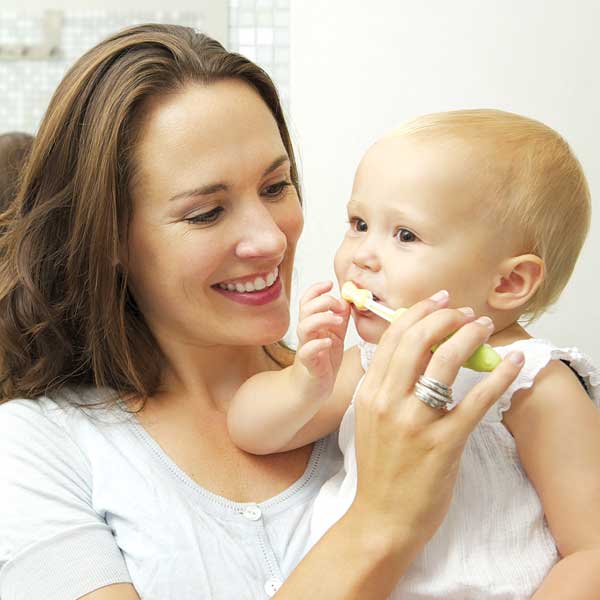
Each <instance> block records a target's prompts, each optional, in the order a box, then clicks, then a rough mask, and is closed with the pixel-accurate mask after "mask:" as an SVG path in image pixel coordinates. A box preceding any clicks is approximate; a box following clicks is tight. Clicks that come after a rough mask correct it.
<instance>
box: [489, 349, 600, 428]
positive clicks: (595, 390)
mask: <svg viewBox="0 0 600 600" xmlns="http://www.w3.org/2000/svg"><path fill="white" fill-rule="evenodd" d="M494 349H495V350H496V351H497V352H498V354H500V355H501V356H502V357H504V356H506V355H507V354H508V353H509V352H511V351H513V350H520V351H521V352H523V354H524V355H525V364H524V365H523V368H522V369H521V372H520V373H519V375H518V377H517V379H515V381H513V383H512V384H511V385H510V387H509V388H508V390H507V391H506V392H505V393H504V394H503V395H502V396H501V397H500V399H499V400H498V402H496V404H495V405H494V406H493V407H492V408H491V409H490V411H489V412H488V414H487V416H486V421H490V420H492V421H501V420H502V413H503V412H505V411H507V410H508V409H509V408H510V406H511V400H512V397H513V395H514V394H515V393H516V392H518V391H519V390H523V389H529V388H531V386H532V385H533V382H534V381H535V378H536V377H537V375H538V374H539V372H540V371H541V370H542V369H543V368H544V367H545V366H546V365H547V364H548V363H549V362H550V361H551V360H564V361H567V362H568V363H569V365H570V367H571V368H572V369H573V370H574V371H575V372H576V373H577V374H578V375H579V377H580V378H581V380H582V382H583V384H584V386H585V388H586V391H587V393H588V394H589V396H590V398H591V399H592V400H593V402H594V404H595V405H596V406H598V407H600V371H599V370H598V369H597V368H596V367H595V366H594V365H593V363H592V361H591V359H590V358H589V357H588V356H586V355H585V354H583V353H582V352H581V351H580V350H579V349H577V348H575V347H567V348H558V347H557V346H554V345H553V344H551V343H550V342H548V341H546V340H542V339H529V340H519V341H518V342H514V343H513V344H509V345H508V346H500V347H496V348H494Z"/></svg>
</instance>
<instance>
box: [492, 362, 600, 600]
mask: <svg viewBox="0 0 600 600" xmlns="http://www.w3.org/2000/svg"><path fill="white" fill-rule="evenodd" d="M504 422H505V424H506V426H507V427H508V429H509V430H510V431H511V433H512V434H513V436H514V437H515V441H516V444H517V448H518V451H519V456H520V458H521V462H522V463H523V466H524V467H525V470H526V472H527V475H528V476H529V478H530V480H531V481H532V483H533V485H534V486H535V488H536V490H537V492H538V494H539V496H540V499H541V501H542V505H543V507H544V512H545V514H546V518H547V520H548V524H549V526H550V529H551V531H552V534H553V536H554V539H555V540H556V544H557V547H558V551H559V553H560V556H561V559H560V560H559V562H558V563H556V565H555V566H554V567H553V568H552V569H551V570H550V572H549V574H548V575H547V576H546V578H545V579H544V581H543V583H542V585H541V587H540V588H539V589H538V591H537V592H536V593H535V594H534V595H533V597H532V598H533V599H534V600H569V599H573V600H575V599H576V600H588V599H589V600H596V599H597V598H598V590H600V411H599V410H598V409H597V408H596V407H595V406H594V404H593V402H592V401H591V399H590V398H589V397H588V395H587V394H586V393H585V391H584V390H583V387H582V386H581V384H580V383H579V382H578V381H577V379H576V378H575V377H574V375H573V373H572V372H571V371H570V369H569V368H568V367H567V366H566V365H564V364H562V363H560V362H556V361H554V362H552V363H550V364H549V365H548V366H547V367H546V368H545V369H544V370H543V371H542V372H541V373H540V375H539V376H538V378H537V379H536V381H535V384H534V386H533V387H532V388H531V389H529V390H522V391H520V392H518V393H517V394H515V396H514V398H513V402H512V406H511V409H510V410H509V411H507V412H506V413H505V417H504Z"/></svg>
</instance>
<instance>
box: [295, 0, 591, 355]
mask: <svg viewBox="0 0 600 600" xmlns="http://www.w3.org/2000/svg"><path fill="white" fill-rule="evenodd" d="M599 23H600V3H598V2H596V1H595V0H579V1H578V2H566V1H565V0H527V2H523V1H522V0H493V1H492V0H487V1H485V2H481V1H480V0H453V1H452V2H447V1H446V0H428V1H422V2H409V1H405V0H401V1H385V0H372V1H370V2H359V1H358V0H328V2H315V1H313V2H307V1H306V0H291V18H290V26H291V30H290V35H291V38H290V46H291V63H290V69H291V79H290V110H291V117H292V126H293V130H294V134H295V137H296V140H297V144H298V146H299V150H300V154H301V163H302V171H303V181H304V189H305V201H306V207H307V209H306V215H307V225H306V230H305V234H304V237H303V240H302V244H301V247H300V250H299V262H298V274H297V279H298V282H297V283H298V286H299V287H300V288H304V287H306V286H307V285H309V284H310V283H311V282H313V281H315V280H318V279H322V278H327V277H332V276H333V269H332V266H331V263H332V260H331V259H332V257H333V254H334V251H335V248H336V247H337V244H338V243H339V241H340V239H341V237H342V235H343V232H344V230H345V227H346V224H345V222H344V219H345V210H344V206H345V203H346V201H347V199H348V196H349V192H350V189H351V184H352V176H353V172H354V169H355V167H356V165H357V163H358V160H359V158H360V156H361V155H362V153H363V152H364V151H365V149H366V148H367V147H368V146H369V144H370V143H371V142H372V141H373V140H374V139H375V138H376V137H378V136H379V135H380V134H382V133H383V132H385V131H386V130H388V129H390V128H391V127H393V126H395V125H397V124H399V123H401V122H402V121H404V120H406V119H408V118H410V117H412V116H416V115H418V114H422V113H426V112H431V111H439V110H450V109H456V108H467V107H495V108H500V109H504V110H509V111H512V112H518V113H522V114H525V115H528V116H532V117H534V118H537V119H539V120H542V121H544V122H545V123H547V124H549V125H550V126H552V127H554V128H555V129H557V130H558V131H559V132H561V133H562V134H563V135H564V136H565V137H566V138H567V140H568V141H569V142H570V143H571V145H572V147H573V148H574V150H575V152H576V154H577V155H578V157H579V158H580V160H581V162H582V163H583V167H584V169H585V171H586V173H587V175H588V179H589V183H590V186H591V190H592V195H593V197H594V208H595V214H594V217H593V224H592V229H591V232H590V236H589V238H588V241H587V244H586V246H585V248H584V252H583V255H582V257H581V259H580V262H579V265H578V267H577V270H576V272H575V274H574V276H573V278H572V280H571V283H570V285H569V287H568V289H567V290H566V291H565V293H564V295H563V297H562V299H561V300H560V302H559V303H558V304H557V305H556V306H555V307H554V309H553V310H552V312H551V313H550V314H547V315H545V316H544V317H543V318H542V319H541V320H540V321H539V322H538V323H537V324H534V325H533V326H532V327H531V329H530V331H531V332H532V333H533V334H535V335H538V336H542V337H543V336H546V337H549V338H551V339H552V340H554V341H555V342H557V343H559V344H565V345H578V346H580V347H581V348H582V349H583V350H584V351H586V352H587V353H588V354H591V356H592V357H593V358H594V359H595V361H596V362H597V363H598V364H600V325H599V324H600V318H599V316H598V305H599V303H598V299H597V298H598V296H600V284H599V283H598V277H599V274H600V268H599V267H600V258H599V257H600V209H599V202H600V200H599V197H600V82H599V74H600V69H599V66H600V36H599V35H598V24H599Z"/></svg>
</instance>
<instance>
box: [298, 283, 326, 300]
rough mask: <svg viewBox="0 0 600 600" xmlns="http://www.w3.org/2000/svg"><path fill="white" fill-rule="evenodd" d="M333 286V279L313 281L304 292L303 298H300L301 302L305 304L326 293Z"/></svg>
mask: <svg viewBox="0 0 600 600" xmlns="http://www.w3.org/2000/svg"><path fill="white" fill-rule="evenodd" d="M332 287H333V282H332V281H319V282H317V283H313V285H311V286H310V287H309V288H308V289H307V290H306V291H305V292H304V294H302V298H300V304H301V305H304V304H307V303H308V302H310V301H311V300H314V299H315V298H318V297H319V296H321V295H322V294H326V293H327V292H329V291H330V290H331V288H332Z"/></svg>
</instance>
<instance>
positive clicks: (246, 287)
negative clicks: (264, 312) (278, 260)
mask: <svg viewBox="0 0 600 600" xmlns="http://www.w3.org/2000/svg"><path fill="white" fill-rule="evenodd" d="M278 275H279V267H275V268H274V269H273V270H272V271H271V272H270V273H269V274H268V275H267V276H266V278H265V279H263V278H262V277H257V278H256V279H255V280H254V281H246V282H244V283H219V287H220V288H221V289H222V290H228V291H230V292H240V293H243V292H260V290H264V289H265V288H270V287H271V286H272V285H273V284H274V283H275V281H277V276H278Z"/></svg>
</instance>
